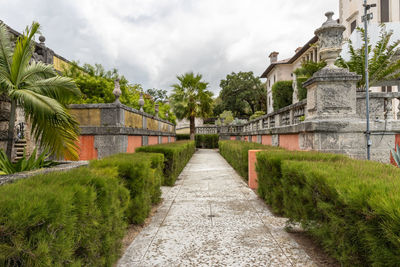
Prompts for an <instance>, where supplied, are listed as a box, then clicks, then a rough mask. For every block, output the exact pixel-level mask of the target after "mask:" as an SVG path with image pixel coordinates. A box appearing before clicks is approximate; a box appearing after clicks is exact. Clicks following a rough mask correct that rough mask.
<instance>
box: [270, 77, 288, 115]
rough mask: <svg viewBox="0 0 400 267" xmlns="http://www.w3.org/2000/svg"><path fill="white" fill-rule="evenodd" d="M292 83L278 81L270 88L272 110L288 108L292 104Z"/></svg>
mask: <svg viewBox="0 0 400 267" xmlns="http://www.w3.org/2000/svg"><path fill="white" fill-rule="evenodd" d="M292 85H293V81H278V82H276V83H274V85H273V86H272V99H273V102H274V110H278V109H281V108H284V107H286V106H289V105H291V104H292V102H293V86H292Z"/></svg>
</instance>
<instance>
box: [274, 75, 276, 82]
mask: <svg viewBox="0 0 400 267" xmlns="http://www.w3.org/2000/svg"><path fill="white" fill-rule="evenodd" d="M275 82H276V76H275V75H274V83H275Z"/></svg>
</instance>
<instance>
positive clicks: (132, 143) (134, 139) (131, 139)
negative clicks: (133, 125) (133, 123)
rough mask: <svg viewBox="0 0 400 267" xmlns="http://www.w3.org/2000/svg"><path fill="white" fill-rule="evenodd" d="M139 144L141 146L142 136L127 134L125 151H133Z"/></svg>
mask: <svg viewBox="0 0 400 267" xmlns="http://www.w3.org/2000/svg"><path fill="white" fill-rule="evenodd" d="M141 146H142V136H137V135H131V136H128V147H127V148H126V153H135V149H136V148H137V147H141Z"/></svg>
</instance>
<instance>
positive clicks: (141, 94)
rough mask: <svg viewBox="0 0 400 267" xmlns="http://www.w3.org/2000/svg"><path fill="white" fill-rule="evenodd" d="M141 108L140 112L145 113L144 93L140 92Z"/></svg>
mask: <svg viewBox="0 0 400 267" xmlns="http://www.w3.org/2000/svg"><path fill="white" fill-rule="evenodd" d="M139 106H140V111H141V112H143V106H144V99H143V92H140V98H139Z"/></svg>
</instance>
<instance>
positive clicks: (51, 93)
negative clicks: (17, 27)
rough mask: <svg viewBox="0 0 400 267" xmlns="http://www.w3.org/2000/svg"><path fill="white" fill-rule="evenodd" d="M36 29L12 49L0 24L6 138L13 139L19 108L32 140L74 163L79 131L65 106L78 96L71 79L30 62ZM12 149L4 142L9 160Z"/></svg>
mask: <svg viewBox="0 0 400 267" xmlns="http://www.w3.org/2000/svg"><path fill="white" fill-rule="evenodd" d="M39 27H40V25H39V23H37V22H33V23H32V25H31V27H30V28H28V27H27V28H26V30H25V32H24V34H23V35H21V36H19V37H18V39H17V42H16V44H15V47H14V48H13V47H12V44H11V42H10V34H9V32H8V29H7V26H6V25H5V24H3V23H1V24H0V94H2V93H5V94H6V95H8V96H9V97H10V99H11V111H10V120H9V125H8V129H9V132H8V138H9V139H10V140H13V138H14V130H15V115H16V106H17V105H19V106H20V107H22V108H23V110H24V112H25V114H26V119H27V121H28V120H29V121H30V122H31V126H32V135H33V137H34V138H35V140H36V141H37V142H38V143H40V146H41V147H42V148H43V149H47V150H48V151H49V152H50V153H51V154H55V155H57V156H60V157H61V156H66V157H68V158H71V159H77V158H78V152H77V141H78V135H79V127H78V123H77V122H76V121H75V120H74V119H73V118H72V117H71V116H70V114H69V112H68V110H67V108H66V105H67V104H69V103H71V101H72V100H73V99H74V98H76V97H77V96H79V95H80V92H79V89H78V88H77V87H76V85H75V83H74V82H73V80H72V79H69V78H66V77H60V76H58V74H57V73H56V72H55V70H54V68H53V66H52V65H47V64H44V63H42V62H35V61H32V60H31V59H32V55H33V52H34V48H35V43H34V36H35V34H36V33H38V32H39ZM12 147H13V142H12V141H9V142H7V150H6V154H7V156H8V158H11V150H12Z"/></svg>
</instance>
